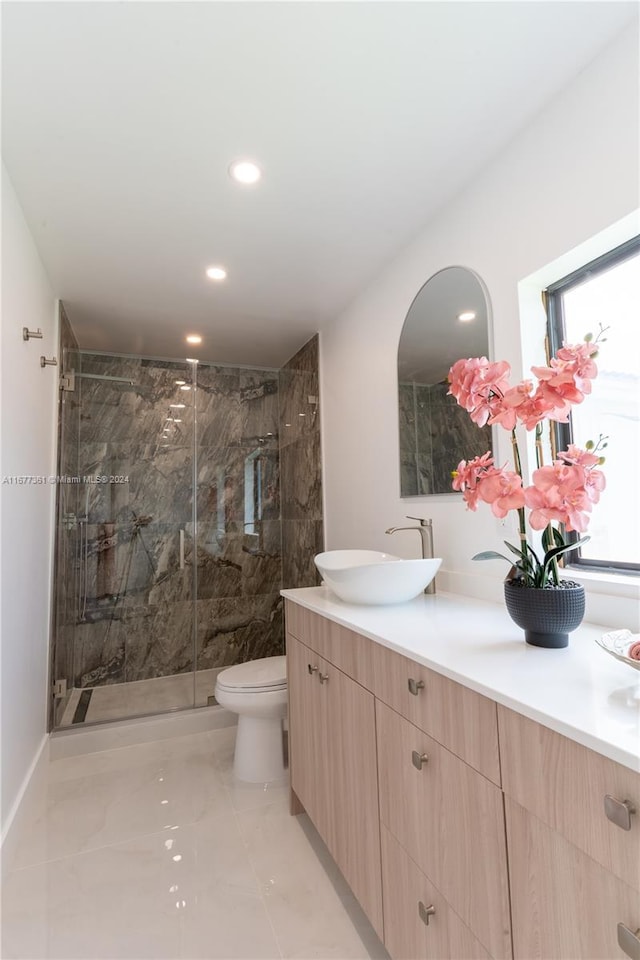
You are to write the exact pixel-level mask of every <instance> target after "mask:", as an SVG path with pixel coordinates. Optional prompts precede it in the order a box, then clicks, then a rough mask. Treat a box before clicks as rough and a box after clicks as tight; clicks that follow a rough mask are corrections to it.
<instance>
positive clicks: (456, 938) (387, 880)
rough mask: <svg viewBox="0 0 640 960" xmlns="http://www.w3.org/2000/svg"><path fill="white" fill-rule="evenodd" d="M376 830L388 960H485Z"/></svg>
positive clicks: (438, 897)
mask: <svg viewBox="0 0 640 960" xmlns="http://www.w3.org/2000/svg"><path fill="white" fill-rule="evenodd" d="M380 830H381V838H382V897H383V903H384V943H385V946H386V948H387V950H388V951H389V953H390V955H391V956H392V957H393V960H423V958H424V960H442V958H443V957H455V958H456V960H491V957H490V955H489V954H488V953H487V951H486V950H485V949H484V947H483V946H482V944H481V943H480V942H479V941H478V940H476V938H475V937H474V936H473V934H472V933H471V931H470V930H469V928H468V927H466V926H465V925H464V923H463V922H462V920H460V917H458V915H457V914H456V913H454V911H453V910H452V909H451V907H450V906H449V904H448V903H447V901H446V900H445V899H444V897H443V896H442V894H441V893H440V891H439V890H438V889H437V887H434V885H433V884H432V883H431V881H430V880H429V879H428V878H427V877H425V875H424V874H423V873H422V871H421V870H419V869H418V867H417V866H416V865H415V863H414V862H413V860H412V859H411V858H410V857H409V856H408V854H407V853H406V852H405V851H404V850H403V848H402V847H401V846H400V844H399V843H398V842H397V840H395V839H394V837H393V836H392V835H391V834H390V833H389V831H388V830H387V829H386V827H385V826H382V827H381V828H380ZM426 920H428V923H427V922H425V921H426Z"/></svg>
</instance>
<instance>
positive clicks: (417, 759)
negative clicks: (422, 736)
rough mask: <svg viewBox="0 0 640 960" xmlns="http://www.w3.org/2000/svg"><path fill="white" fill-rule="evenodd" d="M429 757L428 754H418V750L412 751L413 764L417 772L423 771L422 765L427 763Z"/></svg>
mask: <svg viewBox="0 0 640 960" xmlns="http://www.w3.org/2000/svg"><path fill="white" fill-rule="evenodd" d="M428 760H429V757H428V756H427V755H426V753H418V751H417V750H412V751H411V763H412V764H413V765H414V767H415V768H416V770H422V764H423V763H427V761H428Z"/></svg>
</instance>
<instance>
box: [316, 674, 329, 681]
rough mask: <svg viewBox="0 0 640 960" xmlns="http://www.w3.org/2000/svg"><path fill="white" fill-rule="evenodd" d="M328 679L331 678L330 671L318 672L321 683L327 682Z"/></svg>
mask: <svg viewBox="0 0 640 960" xmlns="http://www.w3.org/2000/svg"><path fill="white" fill-rule="evenodd" d="M328 679H329V674H328V673H319V674H318V680H319V681H320V683H326V682H327V680H328Z"/></svg>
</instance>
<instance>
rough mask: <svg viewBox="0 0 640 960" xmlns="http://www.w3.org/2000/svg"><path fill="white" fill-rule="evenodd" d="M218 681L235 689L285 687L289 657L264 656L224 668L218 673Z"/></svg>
mask: <svg viewBox="0 0 640 960" xmlns="http://www.w3.org/2000/svg"><path fill="white" fill-rule="evenodd" d="M218 683H219V684H220V685H221V686H223V687H229V688H233V689H235V690H246V689H248V688H257V689H259V690H265V689H267V688H272V687H284V686H286V683H287V658H286V657H263V658H262V659H260V660H247V662H246V663H238V664H237V665H236V666H235V667H228V668H227V669H226V670H222V672H221V673H219V674H218Z"/></svg>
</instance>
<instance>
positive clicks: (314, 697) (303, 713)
mask: <svg viewBox="0 0 640 960" xmlns="http://www.w3.org/2000/svg"><path fill="white" fill-rule="evenodd" d="M321 672H322V673H323V675H324V673H325V672H326V668H325V664H324V661H323V660H321V659H320V658H319V657H318V656H317V654H315V653H314V652H313V651H312V650H309V649H308V647H306V646H305V645H304V644H303V643H300V641H299V640H296V639H295V637H292V636H291V634H288V635H287V686H288V689H289V775H290V780H291V788H292V790H293V791H294V792H295V794H296V796H297V797H298V799H299V800H300V803H301V804H302V805H303V807H304V808H305V810H306V812H307V813H308V815H309V817H310V819H311V821H312V823H313V825H314V826H315V828H316V830H317V831H318V833H319V834H320V836H321V837H322V839H323V840H324V841H325V843H326V844H327V846H329V847H331V846H332V845H333V829H332V815H331V805H330V796H329V794H330V787H331V776H330V774H329V770H328V763H329V760H330V757H329V754H328V751H327V722H328V716H327V710H328V702H327V697H326V696H324V691H323V689H322V686H321V684H320V683H319V682H318V677H319V675H320V673H321Z"/></svg>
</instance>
